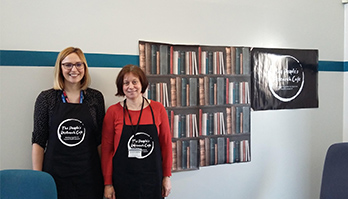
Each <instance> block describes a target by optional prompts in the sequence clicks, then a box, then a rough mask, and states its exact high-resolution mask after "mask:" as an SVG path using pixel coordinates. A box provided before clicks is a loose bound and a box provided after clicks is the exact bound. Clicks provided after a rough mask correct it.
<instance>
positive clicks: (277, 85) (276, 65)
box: [268, 55, 304, 102]
mask: <svg viewBox="0 0 348 199" xmlns="http://www.w3.org/2000/svg"><path fill="white" fill-rule="evenodd" d="M272 65H273V66H271V67H270V70H269V73H268V79H269V89H270V90H271V93H272V94H273V96H274V97H276V98H277V99H279V100H280V101H283V102H289V101H291V100H293V99H295V98H296V97H297V96H298V95H299V94H300V93H301V91H302V88H303V84H304V71H303V68H302V65H301V63H300V62H299V61H298V60H297V59H296V58H295V57H292V56H289V55H285V56H278V59H277V60H275V61H274V62H272Z"/></svg>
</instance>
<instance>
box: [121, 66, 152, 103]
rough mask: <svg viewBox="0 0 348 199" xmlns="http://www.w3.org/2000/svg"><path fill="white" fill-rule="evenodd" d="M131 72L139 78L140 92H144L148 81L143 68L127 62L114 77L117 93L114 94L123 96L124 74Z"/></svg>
mask: <svg viewBox="0 0 348 199" xmlns="http://www.w3.org/2000/svg"><path fill="white" fill-rule="evenodd" d="M128 73H132V74H133V75H134V76H136V77H138V78H139V81H140V84H141V93H145V91H146V89H147V86H148V85H149V81H148V80H147V77H146V75H145V73H144V71H143V70H141V69H140V68H139V67H138V66H136V65H132V64H128V65H125V66H124V67H123V68H122V70H121V71H120V72H119V73H118V75H117V78H116V87H117V93H116V96H125V94H124V92H123V78H124V76H125V75H126V74H128Z"/></svg>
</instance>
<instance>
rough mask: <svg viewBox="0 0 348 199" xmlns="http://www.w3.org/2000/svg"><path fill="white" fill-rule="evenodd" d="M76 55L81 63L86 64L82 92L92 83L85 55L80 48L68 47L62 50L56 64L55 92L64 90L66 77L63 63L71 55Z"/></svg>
mask: <svg viewBox="0 0 348 199" xmlns="http://www.w3.org/2000/svg"><path fill="white" fill-rule="evenodd" d="M72 53H76V54H77V56H79V58H80V59H81V61H82V62H83V63H84V65H85V66H84V67H85V75H84V76H83V78H82V79H81V90H86V89H87V87H88V86H89V85H90V83H91V77H90V75H89V71H88V65H87V60H86V57H85V55H84V54H83V52H82V50H81V49H80V48H75V47H68V48H66V49H64V50H62V51H61V52H60V53H59V54H58V57H57V60H56V64H55V66H54V83H53V88H54V89H55V90H63V89H64V86H65V85H64V76H63V73H62V67H61V64H62V61H63V60H64V59H65V58H66V57H67V56H68V55H70V54H72Z"/></svg>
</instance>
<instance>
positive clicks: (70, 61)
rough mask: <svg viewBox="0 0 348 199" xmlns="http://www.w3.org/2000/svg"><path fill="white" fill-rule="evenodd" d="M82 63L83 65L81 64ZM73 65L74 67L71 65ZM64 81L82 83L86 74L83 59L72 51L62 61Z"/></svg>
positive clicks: (66, 82)
mask: <svg viewBox="0 0 348 199" xmlns="http://www.w3.org/2000/svg"><path fill="white" fill-rule="evenodd" d="M81 63H82V66H80V65H81ZM71 65H72V67H71ZM78 66H80V67H78ZM61 69H62V74H63V76H64V83H65V84H66V85H67V84H70V85H76V84H80V82H81V80H82V78H83V77H84V75H85V66H84V64H83V61H82V60H81V59H80V57H79V56H78V55H77V54H76V53H71V54H69V55H68V56H66V57H65V59H63V61H62V63H61Z"/></svg>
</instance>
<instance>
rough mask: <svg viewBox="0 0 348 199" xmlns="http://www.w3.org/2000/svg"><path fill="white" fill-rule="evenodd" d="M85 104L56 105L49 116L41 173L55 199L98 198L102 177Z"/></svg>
mask: <svg viewBox="0 0 348 199" xmlns="http://www.w3.org/2000/svg"><path fill="white" fill-rule="evenodd" d="M92 124H93V120H92V116H91V114H90V113H89V110H88V106H87V104H86V103H82V104H70V103H63V102H59V103H58V104H57V105H56V107H55V110H54V112H53V115H52V120H51V126H50V132H49V138H48V144H47V149H46V152H45V157H44V164H43V170H44V171H46V172H48V173H50V174H51V175H52V176H53V178H54V180H55V182H56V185H57V191H58V198H59V199H81V198H84V199H99V198H100V199H101V198H102V197H103V191H104V190H103V189H104V185H103V177H102V173H101V166H100V158H99V155H98V151H97V140H96V135H95V133H94V132H96V129H95V127H94V126H93V125H92Z"/></svg>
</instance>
